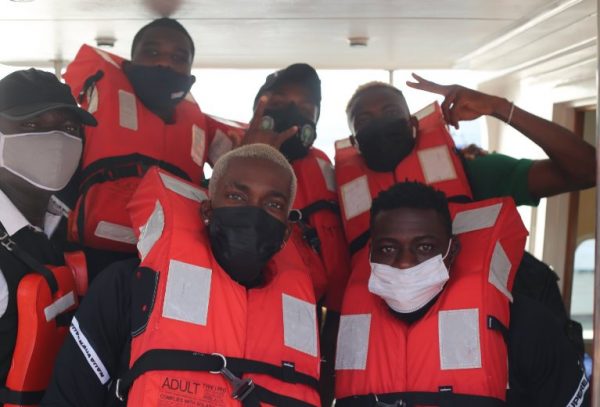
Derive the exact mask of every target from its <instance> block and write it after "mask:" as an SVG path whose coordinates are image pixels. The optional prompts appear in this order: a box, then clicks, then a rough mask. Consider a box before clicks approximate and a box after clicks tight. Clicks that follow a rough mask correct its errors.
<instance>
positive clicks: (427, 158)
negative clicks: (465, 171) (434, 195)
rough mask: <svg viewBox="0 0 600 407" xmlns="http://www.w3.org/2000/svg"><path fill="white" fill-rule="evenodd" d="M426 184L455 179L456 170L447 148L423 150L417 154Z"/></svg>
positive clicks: (439, 147)
mask: <svg viewBox="0 0 600 407" xmlns="http://www.w3.org/2000/svg"><path fill="white" fill-rule="evenodd" d="M417 155H418V157H419V162H420V163H421V169H422V170H423V175H424V176H425V182H426V183H427V184H433V183H435V182H442V181H449V180H453V179H456V178H457V177H456V169H455V168H454V164H453V163H452V158H451V157H450V151H449V150H448V146H438V147H431V148H425V149H423V150H419V151H418V152H417Z"/></svg>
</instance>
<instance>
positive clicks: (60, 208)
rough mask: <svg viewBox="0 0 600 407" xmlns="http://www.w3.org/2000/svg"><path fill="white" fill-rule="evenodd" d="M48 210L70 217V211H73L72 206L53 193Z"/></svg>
mask: <svg viewBox="0 0 600 407" xmlns="http://www.w3.org/2000/svg"><path fill="white" fill-rule="evenodd" d="M48 212H50V213H53V214H56V215H61V216H64V217H65V218H68V217H69V213H71V208H69V207H68V206H67V204H66V203H64V202H63V201H61V200H60V198H58V197H57V196H56V195H52V196H51V197H50V201H49V202H48Z"/></svg>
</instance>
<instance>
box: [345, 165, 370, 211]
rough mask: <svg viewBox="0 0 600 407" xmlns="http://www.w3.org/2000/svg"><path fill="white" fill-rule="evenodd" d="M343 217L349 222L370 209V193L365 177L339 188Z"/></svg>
mask: <svg viewBox="0 0 600 407" xmlns="http://www.w3.org/2000/svg"><path fill="white" fill-rule="evenodd" d="M340 191H341V195H342V204H343V205H344V216H345V217H346V220H350V219H352V218H354V217H355V216H358V215H360V214H362V213H365V212H367V211H368V210H369V209H371V192H370V191H369V181H368V180H367V176H366V175H363V176H360V177H358V178H356V179H354V180H352V181H350V182H347V183H346V184H344V185H342V186H341V187H340Z"/></svg>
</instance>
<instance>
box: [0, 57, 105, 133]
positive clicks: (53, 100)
mask: <svg viewBox="0 0 600 407" xmlns="http://www.w3.org/2000/svg"><path fill="white" fill-rule="evenodd" d="M54 109H68V110H71V111H72V112H73V113H75V114H76V115H77V117H78V118H79V120H80V121H81V123H83V124H87V125H89V126H96V125H97V124H98V122H96V119H95V118H94V116H92V115H91V114H90V113H88V112H87V111H85V110H84V109H82V108H80V107H79V106H77V102H75V99H74V98H73V96H72V95H71V88H69V86H68V85H65V84H64V83H61V82H60V81H59V80H58V79H57V78H56V76H54V75H52V74H51V73H50V72H45V71H40V70H38V69H34V68H30V69H27V70H22V71H16V72H13V73H11V74H9V75H7V76H6V77H4V78H3V79H2V80H0V116H3V117H6V118H7V119H10V120H23V119H28V118H31V117H35V116H37V115H39V114H42V113H44V112H47V111H49V110H54Z"/></svg>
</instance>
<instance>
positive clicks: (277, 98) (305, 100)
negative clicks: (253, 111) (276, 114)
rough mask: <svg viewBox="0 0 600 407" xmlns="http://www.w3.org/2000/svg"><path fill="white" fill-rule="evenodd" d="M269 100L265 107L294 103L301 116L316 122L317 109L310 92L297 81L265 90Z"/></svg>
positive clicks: (274, 107) (284, 105)
mask: <svg viewBox="0 0 600 407" xmlns="http://www.w3.org/2000/svg"><path fill="white" fill-rule="evenodd" d="M267 95H268V96H269V100H268V102H267V104H266V106H265V108H266V109H279V108H283V107H286V106H288V105H289V104H291V103H294V104H295V105H296V106H297V107H298V110H299V111H300V113H301V114H302V116H304V117H306V118H307V119H310V120H312V121H313V122H314V123H316V122H317V118H318V113H319V109H318V108H317V105H315V104H314V102H313V101H312V99H311V94H310V92H309V90H308V89H306V87H304V86H302V85H301V84H299V83H284V84H283V85H280V86H278V87H277V88H275V89H274V90H273V91H272V92H267Z"/></svg>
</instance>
